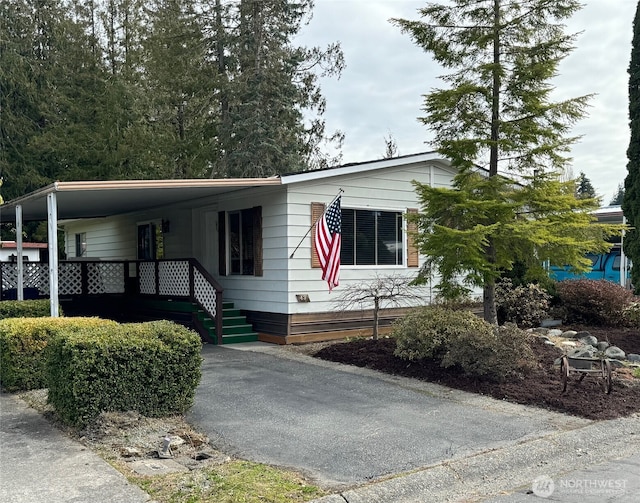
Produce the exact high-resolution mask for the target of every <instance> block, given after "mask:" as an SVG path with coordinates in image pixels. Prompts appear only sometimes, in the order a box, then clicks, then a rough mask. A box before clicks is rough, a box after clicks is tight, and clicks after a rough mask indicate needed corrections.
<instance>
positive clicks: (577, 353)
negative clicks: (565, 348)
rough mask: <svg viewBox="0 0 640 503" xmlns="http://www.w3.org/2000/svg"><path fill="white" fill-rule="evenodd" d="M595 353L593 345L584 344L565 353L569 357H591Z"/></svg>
mask: <svg viewBox="0 0 640 503" xmlns="http://www.w3.org/2000/svg"><path fill="white" fill-rule="evenodd" d="M595 355H596V348H594V347H593V346H585V347H583V348H577V349H574V350H572V351H569V352H568V353H567V356H568V357H569V358H593V357H595Z"/></svg>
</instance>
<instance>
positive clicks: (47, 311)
mask: <svg viewBox="0 0 640 503" xmlns="http://www.w3.org/2000/svg"><path fill="white" fill-rule="evenodd" d="M60 315H61V316H62V311H60ZM48 316H51V304H50V301H49V299H38V300H3V301H2V302H0V320H4V319H6V318H42V317H48Z"/></svg>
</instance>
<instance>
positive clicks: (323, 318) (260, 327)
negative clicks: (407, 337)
mask: <svg viewBox="0 0 640 503" xmlns="http://www.w3.org/2000/svg"><path fill="white" fill-rule="evenodd" d="M409 310H410V308H394V309H382V310H380V313H379V319H378V333H379V334H380V335H384V334H387V333H389V332H390V331H391V324H392V323H393V322H394V321H395V320H396V319H397V318H399V317H400V316H403V315H404V314H406V313H407V312H408V311H409ZM243 314H244V315H245V316H246V318H247V321H248V322H249V323H251V324H252V325H253V329H254V330H255V331H256V332H258V334H259V339H260V340H261V341H264V342H270V343H275V344H303V343H307V342H320V341H328V340H333V339H344V338H346V337H368V336H371V335H372V334H373V310H364V311H336V312H326V313H308V314H288V315H287V314H281V313H267V312H260V311H243Z"/></svg>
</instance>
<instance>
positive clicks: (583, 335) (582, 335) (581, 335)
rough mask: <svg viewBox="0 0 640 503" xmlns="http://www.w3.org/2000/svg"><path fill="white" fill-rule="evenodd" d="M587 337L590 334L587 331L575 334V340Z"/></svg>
mask: <svg viewBox="0 0 640 503" xmlns="http://www.w3.org/2000/svg"><path fill="white" fill-rule="evenodd" d="M588 335H591V332H589V331H587V330H581V331H579V332H576V339H580V337H586V336H588Z"/></svg>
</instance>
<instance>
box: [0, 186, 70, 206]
mask: <svg viewBox="0 0 640 503" xmlns="http://www.w3.org/2000/svg"><path fill="white" fill-rule="evenodd" d="M59 183H60V182H53V183H50V184H49V185H45V186H44V187H41V188H39V189H36V190H34V191H33V192H29V193H28V194H25V195H23V196H18V197H16V198H15V199H11V200H10V201H7V202H5V203H3V204H2V205H1V206H0V210H5V209H10V208H15V207H16V206H19V205H21V204H23V203H25V202H27V201H30V200H32V199H38V198H40V197H42V196H46V195H47V194H50V193H52V192H57V191H58V185H59Z"/></svg>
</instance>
